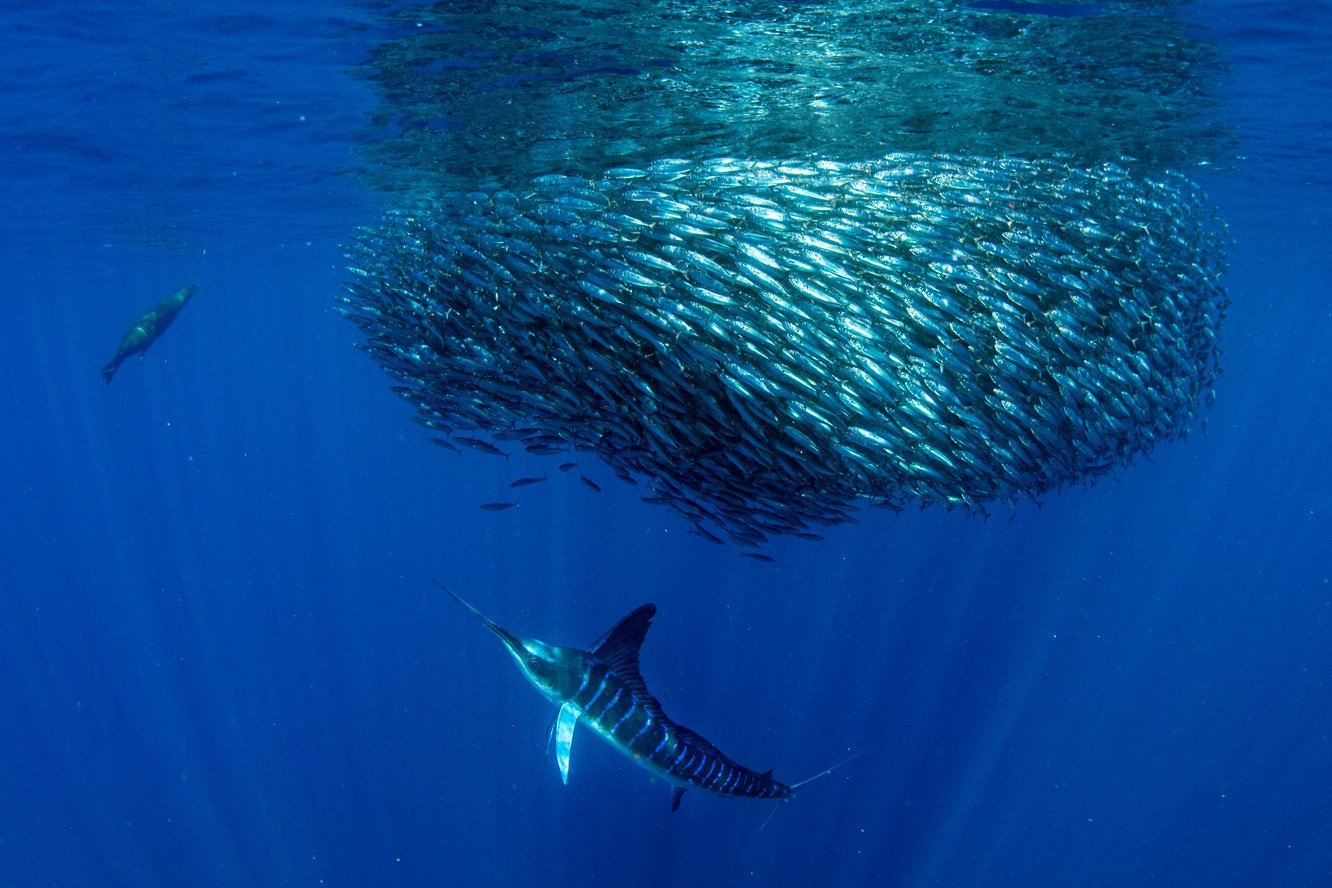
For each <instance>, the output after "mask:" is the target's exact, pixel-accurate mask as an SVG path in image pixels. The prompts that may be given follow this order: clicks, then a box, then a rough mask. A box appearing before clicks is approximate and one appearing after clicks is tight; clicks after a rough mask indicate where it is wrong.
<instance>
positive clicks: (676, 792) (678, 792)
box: [671, 786, 684, 812]
mask: <svg viewBox="0 0 1332 888" xmlns="http://www.w3.org/2000/svg"><path fill="white" fill-rule="evenodd" d="M682 798H684V787H683V786H675V787H672V788H671V811H672V812H675V811H678V810H680V799H682Z"/></svg>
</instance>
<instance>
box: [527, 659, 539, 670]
mask: <svg viewBox="0 0 1332 888" xmlns="http://www.w3.org/2000/svg"><path fill="white" fill-rule="evenodd" d="M540 665H541V661H540V660H538V659H537V658H536V657H528V658H527V667H528V668H529V669H535V668H537V667H538V666H540Z"/></svg>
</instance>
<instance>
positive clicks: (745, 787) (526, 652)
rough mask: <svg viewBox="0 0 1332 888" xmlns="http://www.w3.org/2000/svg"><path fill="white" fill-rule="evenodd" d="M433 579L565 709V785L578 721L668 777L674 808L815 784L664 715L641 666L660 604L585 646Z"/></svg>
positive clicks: (561, 756)
mask: <svg viewBox="0 0 1332 888" xmlns="http://www.w3.org/2000/svg"><path fill="white" fill-rule="evenodd" d="M435 584H436V585H438V586H439V587H440V588H441V589H443V590H444V591H445V592H448V593H449V594H450V595H452V596H453V597H454V598H455V599H457V600H458V601H459V602H460V603H461V604H462V605H463V607H465V608H467V609H468V610H470V611H471V612H472V613H474V614H476V616H477V617H478V618H480V620H481V622H482V623H484V624H485V625H486V628H488V629H489V630H490V631H491V632H494V633H495V634H496V635H498V636H499V638H500V641H502V642H504V646H505V647H506V648H508V651H509V653H510V654H511V655H512V656H513V659H514V660H515V661H516V662H517V663H518V668H519V669H520V670H522V673H523V675H525V676H527V680H528V681H530V682H531V683H532V684H534V685H536V688H537V690H539V691H541V693H543V694H545V695H546V697H547V699H549V700H550V701H551V702H552V703H554V704H555V705H556V706H558V707H559V708H560V711H559V715H557V716H556V717H555V724H554V739H555V760H556V761H557V762H558V763H559V766H560V777H561V778H562V779H563V780H564V782H565V783H568V782H569V753H570V750H571V748H572V745H573V734H574V726H575V725H577V724H578V722H579V719H582V721H583V723H584V724H586V725H587V726H589V727H590V728H592V730H594V731H596V732H597V733H598V734H600V735H601V737H602V738H603V739H604V740H605V741H606V742H607V743H609V744H610V745H611V746H613V747H615V748H616V749H618V750H619V751H620V752H622V753H624V754H625V755H627V756H628V757H629V758H631V759H633V760H634V761H635V762H636V763H638V764H639V765H642V766H643V767H644V768H647V769H648V770H649V771H651V772H652V773H654V774H657V775H660V776H661V777H664V778H665V779H666V780H668V781H669V782H670V783H671V785H672V787H671V810H672V811H674V810H676V809H677V808H679V807H680V797H681V796H683V795H684V793H685V790H687V789H694V788H698V789H706V790H708V791H709V792H715V793H717V794H719V795H724V796H734V797H738V798H749V799H784V798H788V797H790V796H791V794H792V792H793V791H794V789H795V786H800V785H802V784H803V783H807V782H809V781H802V782H801V783H800V784H795V786H787V785H786V784H785V783H782V782H780V781H778V780H774V779H773V777H772V771H764V772H763V773H761V774H760V773H759V772H757V771H754V770H751V769H749V768H746V767H745V766H744V765H741V764H739V763H737V762H736V761H734V760H733V759H731V758H729V757H727V756H726V755H725V754H724V753H722V751H721V750H720V749H718V748H717V747H715V746H713V745H712V744H711V743H709V742H708V741H707V740H705V739H703V738H702V737H700V736H699V735H698V734H696V733H694V732H693V731H691V730H689V729H688V728H686V727H684V726H683V725H679V724H676V723H675V722H673V721H671V720H670V719H669V718H667V717H666V713H665V712H663V711H662V709H661V704H660V703H658V702H657V698H656V697H654V696H652V694H650V693H648V689H647V685H646V684H645V683H644V681H643V676H642V675H640V674H639V671H638V650H639V648H641V647H642V646H643V639H644V638H645V637H646V635H647V631H648V627H649V626H650V625H651V624H652V618H653V617H654V616H656V613H657V607H656V605H653V604H645V605H643V606H642V607H640V608H638V609H637V610H635V611H633V612H632V613H631V614H629V616H627V617H625V618H624V619H623V620H621V621H620V622H618V623H616V624H615V626H613V627H612V628H611V630H610V631H609V632H607V633H606V634H605V635H603V636H602V637H601V638H600V639H598V640H597V642H596V643H595V644H594V645H592V647H591V649H589V650H580V649H578V648H571V647H560V646H559V645H554V644H547V643H546V642H544V641H537V640H536V639H535V638H523V637H521V636H518V635H514V634H513V633H512V632H509V631H508V630H507V629H504V628H503V627H501V626H499V625H497V624H496V623H495V622H494V621H493V620H491V619H490V618H489V617H487V616H486V615H485V614H483V613H481V611H479V610H477V609H476V608H474V607H472V605H470V604H468V603H467V602H466V601H464V600H463V599H462V598H461V597H459V596H458V595H457V594H456V593H454V592H453V591H452V590H451V589H449V588H448V587H446V586H444V585H443V584H442V583H440V582H439V581H438V580H436V581H435ZM829 770H831V769H829ZM819 776H822V775H819ZM811 779H813V778H811Z"/></svg>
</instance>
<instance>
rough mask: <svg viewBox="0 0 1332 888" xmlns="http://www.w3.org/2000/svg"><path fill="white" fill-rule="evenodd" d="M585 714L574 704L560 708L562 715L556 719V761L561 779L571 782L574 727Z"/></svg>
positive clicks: (567, 704) (566, 704)
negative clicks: (570, 752)
mask: <svg viewBox="0 0 1332 888" xmlns="http://www.w3.org/2000/svg"><path fill="white" fill-rule="evenodd" d="M582 714H583V712H582V710H581V709H579V708H578V707H577V706H575V705H573V704H572V703H565V704H564V705H563V706H561V707H560V714H559V715H558V716H557V717H556V719H555V761H556V762H558V763H559V765H560V778H561V779H562V780H563V781H564V782H565V783H568V782H569V751H570V749H571V748H572V747H573V733H574V725H576V724H578V716H580V715H582Z"/></svg>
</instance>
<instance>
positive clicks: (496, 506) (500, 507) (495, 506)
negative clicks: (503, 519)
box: [481, 500, 518, 512]
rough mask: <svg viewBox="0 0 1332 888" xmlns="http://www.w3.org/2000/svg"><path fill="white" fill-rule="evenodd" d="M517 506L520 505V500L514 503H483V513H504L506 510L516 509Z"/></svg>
mask: <svg viewBox="0 0 1332 888" xmlns="http://www.w3.org/2000/svg"><path fill="white" fill-rule="evenodd" d="M517 505H518V500H514V501H513V502H500V503H482V504H481V511H483V512H503V511H504V510H505V509H512V508H513V507H515V506H517Z"/></svg>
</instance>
